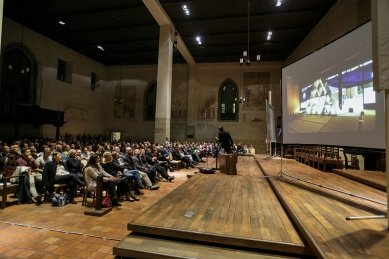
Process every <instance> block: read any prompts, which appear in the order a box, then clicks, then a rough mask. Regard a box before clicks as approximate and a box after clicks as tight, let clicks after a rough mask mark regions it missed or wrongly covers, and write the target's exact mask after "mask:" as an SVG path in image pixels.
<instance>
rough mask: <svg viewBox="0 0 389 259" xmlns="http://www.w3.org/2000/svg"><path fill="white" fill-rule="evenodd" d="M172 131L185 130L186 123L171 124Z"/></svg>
mask: <svg viewBox="0 0 389 259" xmlns="http://www.w3.org/2000/svg"><path fill="white" fill-rule="evenodd" d="M170 129H171V130H172V129H178V130H183V129H186V123H170Z"/></svg>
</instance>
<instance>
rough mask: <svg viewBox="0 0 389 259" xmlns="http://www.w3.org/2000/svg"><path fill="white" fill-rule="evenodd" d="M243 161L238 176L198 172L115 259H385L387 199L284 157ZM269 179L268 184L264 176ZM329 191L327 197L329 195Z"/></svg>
mask: <svg viewBox="0 0 389 259" xmlns="http://www.w3.org/2000/svg"><path fill="white" fill-rule="evenodd" d="M264 157H265V156H260V155H256V156H255V157H251V156H250V157H239V159H238V165H237V171H238V175H223V174H220V173H216V174H210V175H205V174H201V173H198V174H196V175H195V176H193V177H192V178H190V179H189V180H188V181H187V182H185V183H184V184H182V185H181V186H180V187H178V188H177V189H175V190H174V191H173V192H171V193H170V194H168V195H167V196H166V197H164V198H162V199H161V200H160V201H158V202H157V203H156V204H154V205H153V206H151V207H150V208H149V209H148V210H146V211H145V212H144V213H143V214H141V215H140V216H139V217H138V218H136V219H134V220H133V221H132V222H129V224H128V229H129V230H131V231H133V232H132V233H131V234H130V235H129V236H128V237H127V238H125V239H123V240H122V241H121V242H120V243H119V244H118V245H116V246H115V247H114V249H113V253H114V254H115V255H118V256H122V257H133V258H281V257H282V258H386V257H389V246H388V245H387V244H388V243H389V236H388V230H387V225H386V224H387V220H386V219H374V220H372V219H370V220H354V221H346V219H345V218H346V217H347V216H367V215H377V214H386V205H385V204H386V193H385V192H383V191H380V190H376V189H374V188H372V187H369V186H366V185H363V184H361V183H358V182H355V181H352V180H350V179H347V178H344V177H341V176H339V175H336V174H333V173H324V172H321V171H318V170H316V169H313V168H311V167H308V166H306V165H303V164H301V163H298V162H296V161H294V160H285V159H284V160H283V171H284V172H285V173H286V174H287V175H292V176H295V177H296V178H301V179H304V180H306V181H311V182H317V183H319V184H321V185H322V186H326V185H328V186H330V187H332V188H336V189H338V188H339V189H341V190H344V191H345V192H346V193H347V192H349V191H350V192H352V193H356V194H357V195H361V196H368V197H369V198H370V199H374V200H378V201H379V202H381V203H384V204H379V203H378V204H377V203H375V202H371V201H367V200H362V201H361V200H360V199H357V198H355V197H351V196H350V195H347V194H343V193H337V192H334V191H333V190H329V189H325V188H323V187H320V186H316V185H312V184H310V183H306V182H302V181H300V180H298V179H295V178H291V177H289V176H287V175H282V176H277V174H278V173H279V171H280V160H279V158H273V159H271V160H269V161H266V160H263V158H264ZM264 175H266V176H268V177H264ZM323 189H324V190H323Z"/></svg>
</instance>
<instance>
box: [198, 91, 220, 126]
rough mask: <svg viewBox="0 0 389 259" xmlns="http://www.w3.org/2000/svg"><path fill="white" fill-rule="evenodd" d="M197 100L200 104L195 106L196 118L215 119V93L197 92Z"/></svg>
mask: <svg viewBox="0 0 389 259" xmlns="http://www.w3.org/2000/svg"><path fill="white" fill-rule="evenodd" d="M198 100H199V102H198V103H199V105H200V106H197V119H198V120H215V112H216V93H215V92H211V91H202V92H199V95H198Z"/></svg>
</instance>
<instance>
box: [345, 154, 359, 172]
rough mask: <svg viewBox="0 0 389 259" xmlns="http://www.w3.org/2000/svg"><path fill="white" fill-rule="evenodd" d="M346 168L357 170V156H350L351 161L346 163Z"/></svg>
mask: <svg viewBox="0 0 389 259" xmlns="http://www.w3.org/2000/svg"><path fill="white" fill-rule="evenodd" d="M347 167H348V168H350V169H355V170H359V169H360V168H359V159H358V156H357V155H354V154H351V159H350V161H348V166H347Z"/></svg>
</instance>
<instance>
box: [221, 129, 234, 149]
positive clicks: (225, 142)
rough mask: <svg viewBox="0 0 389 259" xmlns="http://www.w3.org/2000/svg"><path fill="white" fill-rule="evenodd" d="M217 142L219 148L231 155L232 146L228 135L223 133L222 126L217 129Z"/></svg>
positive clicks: (225, 132)
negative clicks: (218, 142) (219, 144)
mask: <svg viewBox="0 0 389 259" xmlns="http://www.w3.org/2000/svg"><path fill="white" fill-rule="evenodd" d="M219 141H220V143H221V147H222V148H223V149H224V150H225V151H226V153H227V154H231V146H232V145H233V144H234V142H233V141H232V138H231V135H230V133H228V132H227V131H224V128H223V126H220V127H219Z"/></svg>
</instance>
